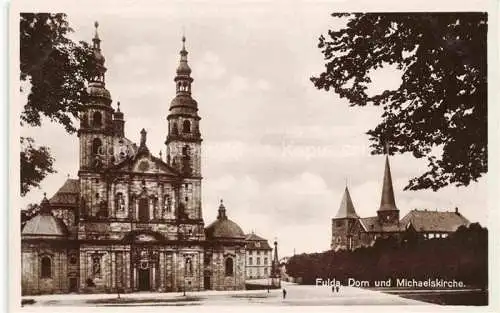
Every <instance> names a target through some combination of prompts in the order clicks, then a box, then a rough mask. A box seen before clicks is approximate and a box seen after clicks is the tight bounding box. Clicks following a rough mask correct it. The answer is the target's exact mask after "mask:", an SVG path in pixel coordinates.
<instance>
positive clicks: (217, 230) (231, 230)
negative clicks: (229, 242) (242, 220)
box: [205, 200, 246, 240]
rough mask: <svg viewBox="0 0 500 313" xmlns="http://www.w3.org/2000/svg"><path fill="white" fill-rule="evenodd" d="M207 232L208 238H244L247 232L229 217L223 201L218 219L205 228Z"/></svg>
mask: <svg viewBox="0 0 500 313" xmlns="http://www.w3.org/2000/svg"><path fill="white" fill-rule="evenodd" d="M205 234H206V236H207V238H208V239H238V240H244V239H245V237H246V236H245V233H244V232H243V230H242V229H241V227H240V226H239V225H238V224H236V223H235V222H233V221H231V220H230V219H229V218H227V215H226V208H225V207H224V204H223V203H222V200H221V204H220V206H219V215H218V216H217V219H216V220H215V221H214V222H213V223H212V224H210V225H208V226H207V228H205Z"/></svg>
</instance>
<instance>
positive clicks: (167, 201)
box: [163, 195, 172, 213]
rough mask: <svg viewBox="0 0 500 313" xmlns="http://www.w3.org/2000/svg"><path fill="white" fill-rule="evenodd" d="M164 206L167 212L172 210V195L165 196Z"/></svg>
mask: <svg viewBox="0 0 500 313" xmlns="http://www.w3.org/2000/svg"><path fill="white" fill-rule="evenodd" d="M163 207H164V209H165V211H166V212H168V213H170V212H172V198H171V197H170V195H165V198H164V200H163Z"/></svg>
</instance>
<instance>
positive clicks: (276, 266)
mask: <svg viewBox="0 0 500 313" xmlns="http://www.w3.org/2000/svg"><path fill="white" fill-rule="evenodd" d="M271 275H272V277H278V276H279V260H278V240H277V239H276V238H274V257H273V262H272V267H271Z"/></svg>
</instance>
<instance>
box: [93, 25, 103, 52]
mask: <svg viewBox="0 0 500 313" xmlns="http://www.w3.org/2000/svg"><path fill="white" fill-rule="evenodd" d="M94 28H95V32H94V38H93V39H92V41H93V42H94V49H99V48H100V47H99V43H100V42H101V39H100V38H99V33H98V32H97V28H99V22H98V21H95V22H94Z"/></svg>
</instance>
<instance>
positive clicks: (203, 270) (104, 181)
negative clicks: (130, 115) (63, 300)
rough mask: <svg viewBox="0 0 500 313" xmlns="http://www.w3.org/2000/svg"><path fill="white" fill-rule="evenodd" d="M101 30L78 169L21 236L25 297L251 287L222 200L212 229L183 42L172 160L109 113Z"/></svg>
mask: <svg viewBox="0 0 500 313" xmlns="http://www.w3.org/2000/svg"><path fill="white" fill-rule="evenodd" d="M97 27H98V24H97V22H96V24H95V36H94V38H93V40H92V41H93V51H94V57H95V60H96V63H97V70H96V75H95V77H93V79H91V80H90V81H89V84H88V94H89V99H90V101H89V102H88V103H86V104H85V105H84V109H83V111H82V112H81V117H80V127H79V130H78V138H79V171H78V178H77V179H70V178H68V179H67V180H66V182H65V183H64V184H63V185H62V186H61V188H60V189H59V190H58V191H57V192H56V193H55V194H54V195H53V196H52V197H50V199H48V198H47V197H44V199H43V200H42V202H41V205H40V211H39V212H38V214H37V215H35V216H34V217H32V218H31V219H30V220H28V221H27V222H26V223H25V225H24V227H23V228H22V231H21V249H22V251H21V254H22V255H21V260H22V277H21V278H22V279H21V280H22V293H23V294H25V295H28V294H47V293H69V292H92V293H95V292H102V293H116V292H133V291H158V292H168V291H198V290H239V289H244V288H245V274H246V270H245V257H246V252H245V237H246V235H245V233H244V232H243V231H242V229H241V228H240V227H239V226H238V225H237V224H236V223H235V222H233V221H231V220H230V219H229V218H228V213H227V211H226V208H225V206H224V203H223V202H222V200H221V202H220V205H219V211H218V216H217V219H216V220H215V221H214V222H213V223H211V224H209V225H208V226H207V227H205V224H204V221H203V216H202V202H201V187H202V184H201V182H202V173H201V146H202V136H201V132H200V127H199V124H200V116H199V115H198V103H197V102H196V100H194V99H193V97H192V89H191V86H192V84H193V78H192V77H191V68H190V67H189V65H188V59H187V55H188V52H187V50H186V48H185V37H183V38H182V49H181V51H180V63H179V66H178V68H177V72H176V76H175V79H174V82H175V91H176V95H175V97H174V99H173V100H172V101H171V104H170V109H169V112H168V115H167V122H168V129H167V130H166V134H167V135H166V141H165V145H166V149H165V151H166V153H165V156H164V158H163V156H162V153H161V152H160V154H159V156H154V155H153V154H152V153H151V151H150V150H149V148H148V144H147V132H146V130H145V129H142V130H141V132H140V142H139V144H136V143H134V142H132V141H131V140H129V139H127V138H126V137H125V133H124V128H125V114H124V112H121V111H120V103H119V102H118V103H117V105H116V109H115V108H113V107H112V99H111V95H110V92H109V91H108V90H107V89H106V87H105V73H106V67H105V65H104V64H105V58H104V56H103V54H102V52H101V47H100V45H101V40H100V38H99V35H98V32H97V29H98V28H97Z"/></svg>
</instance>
